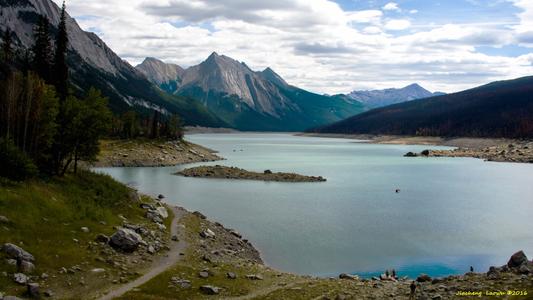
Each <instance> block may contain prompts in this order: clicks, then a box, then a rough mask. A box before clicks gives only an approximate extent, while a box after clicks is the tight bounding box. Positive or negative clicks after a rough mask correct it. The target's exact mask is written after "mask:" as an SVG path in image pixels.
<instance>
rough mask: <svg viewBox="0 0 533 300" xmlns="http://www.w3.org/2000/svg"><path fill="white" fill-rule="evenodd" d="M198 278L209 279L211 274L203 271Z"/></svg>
mask: <svg viewBox="0 0 533 300" xmlns="http://www.w3.org/2000/svg"><path fill="white" fill-rule="evenodd" d="M198 277H200V278H208V277H209V272H207V271H201V272H199V273H198Z"/></svg>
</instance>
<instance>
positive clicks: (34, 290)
mask: <svg viewBox="0 0 533 300" xmlns="http://www.w3.org/2000/svg"><path fill="white" fill-rule="evenodd" d="M28 296H30V298H37V299H39V298H40V297H41V291H40V287H39V284H38V283H34V282H32V283H28Z"/></svg>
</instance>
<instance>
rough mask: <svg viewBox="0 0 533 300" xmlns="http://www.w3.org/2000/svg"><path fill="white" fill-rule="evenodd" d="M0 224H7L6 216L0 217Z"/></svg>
mask: <svg viewBox="0 0 533 300" xmlns="http://www.w3.org/2000/svg"><path fill="white" fill-rule="evenodd" d="M0 223H9V219H8V218H7V217H6V216H0Z"/></svg>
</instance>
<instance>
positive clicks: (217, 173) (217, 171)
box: [176, 165, 326, 182]
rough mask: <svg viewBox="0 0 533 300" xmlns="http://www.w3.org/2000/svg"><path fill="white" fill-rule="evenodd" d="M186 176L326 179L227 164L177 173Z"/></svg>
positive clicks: (254, 178)
mask: <svg viewBox="0 0 533 300" xmlns="http://www.w3.org/2000/svg"><path fill="white" fill-rule="evenodd" d="M176 175H181V176H185V177H202V178H221V179H245V180H261V181H278V182H323V181H326V179H325V178H324V177H322V176H306V175H300V174H295V173H283V172H278V173H274V172H272V171H271V170H265V171H264V172H262V173H259V172H252V171H247V170H244V169H240V168H236V167H227V166H220V165H216V166H199V167H193V168H188V169H184V170H182V171H179V172H177V173H176Z"/></svg>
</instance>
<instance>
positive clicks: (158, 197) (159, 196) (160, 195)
mask: <svg viewBox="0 0 533 300" xmlns="http://www.w3.org/2000/svg"><path fill="white" fill-rule="evenodd" d="M157 199H159V200H161V199H165V196H163V195H162V194H159V195H158V196H157Z"/></svg>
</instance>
